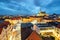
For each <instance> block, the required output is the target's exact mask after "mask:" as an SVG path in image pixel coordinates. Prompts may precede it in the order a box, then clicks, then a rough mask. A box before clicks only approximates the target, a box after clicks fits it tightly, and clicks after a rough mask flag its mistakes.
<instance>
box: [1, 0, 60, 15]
mask: <svg viewBox="0 0 60 40" xmlns="http://www.w3.org/2000/svg"><path fill="white" fill-rule="evenodd" d="M59 4H60V1H59V0H58V1H57V0H0V13H2V12H1V11H3V12H4V14H7V13H10V14H13V15H14V14H17V15H19V14H20V15H32V14H37V13H38V12H39V11H40V9H41V10H42V11H46V12H47V13H54V12H56V13H59V8H60V5H59Z"/></svg>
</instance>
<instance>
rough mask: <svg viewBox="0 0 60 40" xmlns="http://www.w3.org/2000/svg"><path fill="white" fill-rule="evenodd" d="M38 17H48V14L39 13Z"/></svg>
mask: <svg viewBox="0 0 60 40" xmlns="http://www.w3.org/2000/svg"><path fill="white" fill-rule="evenodd" d="M37 16H42V17H43V16H48V14H46V13H45V12H39V13H38V14H37Z"/></svg>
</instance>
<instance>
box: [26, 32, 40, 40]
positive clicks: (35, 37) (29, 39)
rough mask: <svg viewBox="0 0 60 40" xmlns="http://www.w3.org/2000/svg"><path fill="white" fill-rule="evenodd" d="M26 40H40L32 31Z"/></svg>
mask: <svg viewBox="0 0 60 40" xmlns="http://www.w3.org/2000/svg"><path fill="white" fill-rule="evenodd" d="M26 40H41V38H40V36H39V35H38V34H37V33H36V32H35V31H33V32H32V33H31V35H30V36H29V37H28V38H27V39H26Z"/></svg>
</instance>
